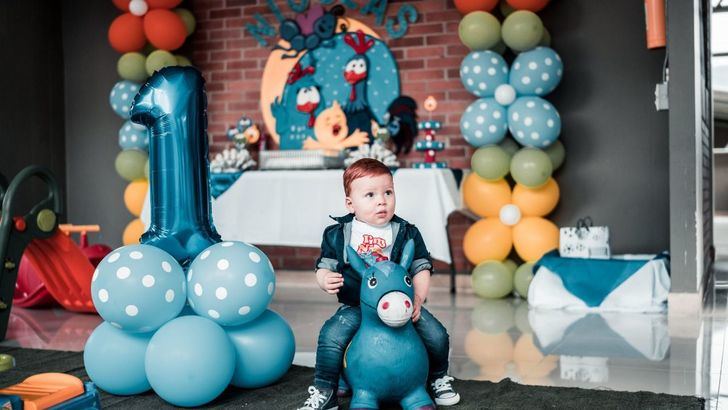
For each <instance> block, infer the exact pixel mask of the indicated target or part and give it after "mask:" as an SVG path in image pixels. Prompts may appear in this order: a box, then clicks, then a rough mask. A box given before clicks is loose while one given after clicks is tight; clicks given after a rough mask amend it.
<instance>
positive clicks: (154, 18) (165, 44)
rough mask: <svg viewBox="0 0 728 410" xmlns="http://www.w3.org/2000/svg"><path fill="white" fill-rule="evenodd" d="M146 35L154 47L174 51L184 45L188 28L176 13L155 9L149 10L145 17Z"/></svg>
mask: <svg viewBox="0 0 728 410" xmlns="http://www.w3.org/2000/svg"><path fill="white" fill-rule="evenodd" d="M144 33H145V34H146V35H147V38H148V39H149V42H150V43H152V45H153V46H154V47H157V48H158V49H161V50H167V51H172V50H176V49H178V48H180V47H182V44H184V42H185V38H187V27H185V23H184V22H183V21H182V18H180V16H178V15H177V14H176V13H175V12H173V11H169V10H167V9H155V10H149V11H148V12H147V14H146V15H145V16H144Z"/></svg>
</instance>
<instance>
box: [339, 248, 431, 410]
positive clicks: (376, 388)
mask: <svg viewBox="0 0 728 410" xmlns="http://www.w3.org/2000/svg"><path fill="white" fill-rule="evenodd" d="M346 252H347V255H348V257H349V262H350V263H351V266H352V267H353V268H354V270H355V271H356V272H357V273H359V275H361V279H362V280H361V318H362V322H361V326H360V327H359V330H358V331H357V333H356V335H354V338H353V339H352V341H351V343H350V344H349V347H348V348H347V349H346V352H345V354H344V377H345V379H346V381H347V382H348V384H349V385H350V386H351V388H352V391H353V397H352V400H351V407H350V408H351V409H377V408H379V404H380V403H382V402H394V403H399V404H400V405H401V406H402V408H403V409H404V410H434V409H435V405H434V403H433V402H432V399H431V398H430V396H429V395H428V394H427V390H426V389H425V384H426V381H427V372H428V360H427V351H426V350H425V346H424V344H423V343H422V339H420V336H419V334H418V333H417V331H416V330H415V327H414V325H413V324H412V320H411V316H412V311H413V309H414V307H413V305H412V300H413V299H414V289H413V288H412V278H411V277H410V275H409V274H408V273H407V271H408V269H409V266H410V264H411V263H412V259H413V255H414V242H413V241H412V240H409V241H408V242H407V243H406V244H405V247H404V250H403V252H402V259H401V261H400V264H399V265H398V264H396V263H394V262H391V261H381V262H377V263H375V264H374V265H372V266H369V267H367V265H366V264H365V263H364V261H363V260H362V259H361V257H360V256H359V255H358V254H357V253H356V251H354V249H352V248H351V247H347V248H346Z"/></svg>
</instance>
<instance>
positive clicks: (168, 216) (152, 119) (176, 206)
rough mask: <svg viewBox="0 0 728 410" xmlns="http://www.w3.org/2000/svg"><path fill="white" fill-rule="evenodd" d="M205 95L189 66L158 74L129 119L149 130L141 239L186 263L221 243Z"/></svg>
mask: <svg viewBox="0 0 728 410" xmlns="http://www.w3.org/2000/svg"><path fill="white" fill-rule="evenodd" d="M206 110H207V97H206V96H205V89H204V80H203V79H202V75H201V74H200V72H199V71H197V70H196V69H194V68H192V67H166V68H163V69H162V70H161V71H158V72H156V73H155V74H154V75H153V76H152V77H151V78H150V79H149V80H148V81H147V83H146V84H145V85H144V86H143V87H142V88H141V90H140V91H139V94H137V96H136V97H135V98H134V104H133V106H132V109H131V120H132V121H134V122H136V123H139V124H142V125H144V126H146V127H147V128H149V131H150V139H149V180H150V191H151V216H152V218H151V219H152V221H151V226H150V227H149V230H148V231H147V232H146V233H144V234H143V235H142V239H141V242H142V243H143V244H147V245H153V246H156V247H158V248H160V249H163V250H165V251H167V252H169V253H170V254H171V255H172V256H174V257H175V259H177V261H179V262H180V264H182V266H186V265H187V264H188V263H190V262H191V261H192V259H194V258H195V256H197V254H199V253H200V252H202V251H203V250H204V249H205V248H207V247H208V246H210V245H212V244H214V243H217V242H219V241H220V235H219V234H218V233H217V231H216V230H215V227H214V226H213V224H212V214H211V206H210V190H209V184H208V176H209V175H208V173H209V171H208V168H209V162H208V158H207V155H208V146H207V131H206V128H207V111H206Z"/></svg>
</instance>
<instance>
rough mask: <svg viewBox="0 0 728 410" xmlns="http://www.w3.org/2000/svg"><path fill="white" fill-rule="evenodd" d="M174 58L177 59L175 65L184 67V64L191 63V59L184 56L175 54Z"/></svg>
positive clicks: (188, 64)
mask: <svg viewBox="0 0 728 410" xmlns="http://www.w3.org/2000/svg"><path fill="white" fill-rule="evenodd" d="M174 58H175V59H176V60H177V65H178V66H180V67H186V66H190V65H192V61H190V59H189V58H187V57H185V56H181V55H179V54H175V56H174Z"/></svg>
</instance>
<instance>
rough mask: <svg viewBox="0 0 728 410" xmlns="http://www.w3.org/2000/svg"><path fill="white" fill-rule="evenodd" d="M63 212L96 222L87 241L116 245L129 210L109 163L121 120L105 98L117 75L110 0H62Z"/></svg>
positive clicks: (77, 220)
mask: <svg viewBox="0 0 728 410" xmlns="http://www.w3.org/2000/svg"><path fill="white" fill-rule="evenodd" d="M62 7H63V13H62V20H63V57H64V68H65V88H66V94H65V103H66V112H65V116H66V152H67V156H66V159H67V164H66V170H67V175H68V191H67V192H68V210H69V212H68V216H69V220H70V221H72V222H73V223H75V224H90V223H94V224H99V225H101V233H100V234H98V235H96V236H94V237H92V238H91V240H92V241H98V242H102V243H106V244H108V245H110V246H112V247H116V246H119V245H121V234H122V232H123V230H124V227H125V226H126V224H127V223H129V221H131V220H132V219H133V216H132V215H131V214H130V213H129V212H128V211H127V210H126V208H125V207H124V198H123V197H124V188H125V187H126V182H125V181H124V180H122V179H121V178H120V177H119V176H118V175H117V174H116V170H115V169H114V159H115V158H116V155H117V154H118V153H119V151H120V148H119V145H118V131H119V128H121V125H122V124H123V120H122V119H121V118H120V117H118V116H117V115H116V114H114V112H113V111H112V110H111V107H110V106H109V103H108V96H109V92H110V91H111V87H113V86H114V84H115V83H116V82H117V81H119V75H118V74H117V73H116V61H117V60H118V59H119V54H118V53H117V52H116V51H114V50H113V49H112V48H111V46H110V45H109V43H108V41H107V37H106V32H107V30H108V28H109V25H110V24H111V21H113V19H114V18H115V17H116V16H118V15H119V11H118V10H117V9H116V8H115V7H114V5H113V4H112V3H111V1H98V0H63V2H62Z"/></svg>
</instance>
